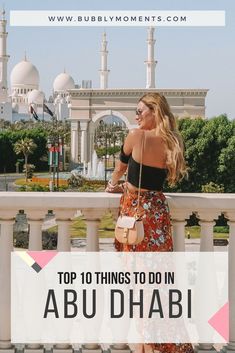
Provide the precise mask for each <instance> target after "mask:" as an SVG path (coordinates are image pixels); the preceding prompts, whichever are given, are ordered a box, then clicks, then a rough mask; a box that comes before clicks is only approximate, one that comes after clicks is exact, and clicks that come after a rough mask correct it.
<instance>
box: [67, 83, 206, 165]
mask: <svg viewBox="0 0 235 353" xmlns="http://www.w3.org/2000/svg"><path fill="white" fill-rule="evenodd" d="M207 91H208V90H206V89H176V90H173V89H166V90H160V89H74V90H70V91H69V98H70V104H69V110H70V114H69V116H70V117H69V119H68V120H69V121H71V162H72V163H73V164H76V163H78V159H79V158H78V156H79V155H80V161H81V162H82V163H87V162H88V159H89V147H90V143H89V138H88V136H89V135H88V134H89V131H90V129H91V128H92V124H94V121H97V120H99V119H101V118H102V117H103V116H104V115H105V116H107V115H115V116H118V117H120V119H121V120H122V121H124V122H125V124H126V126H127V127H128V128H129V129H130V128H133V127H135V126H136V123H135V109H136V105H137V102H138V100H139V98H140V97H141V96H142V95H143V94H146V93H148V92H156V93H160V94H163V95H164V96H165V97H166V99H167V100H168V102H169V104H170V106H171V110H172V112H173V114H175V115H176V116H178V117H181V116H183V115H185V112H187V114H188V116H190V117H191V118H194V117H198V116H201V117H202V118H203V117H205V98H206V94H207ZM110 113H111V114H110Z"/></svg>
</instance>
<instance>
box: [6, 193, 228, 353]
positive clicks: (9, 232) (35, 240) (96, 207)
mask: <svg viewBox="0 0 235 353" xmlns="http://www.w3.org/2000/svg"><path fill="white" fill-rule="evenodd" d="M166 196H167V199H168V203H169V206H170V211H171V217H172V228H173V241H174V250H175V251H185V230H184V227H185V224H186V219H188V218H189V216H190V215H191V214H192V212H195V213H196V214H197V216H198V218H199V219H200V225H201V238H200V251H213V226H214V224H215V223H214V220H215V219H217V218H218V216H219V215H220V214H221V213H223V214H224V215H225V217H226V218H227V219H228V220H229V228H230V234H229V250H228V251H229V313H230V318H229V324H230V325H229V327H230V329H229V343H228V345H227V346H226V347H224V348H223V352H230V353H231V352H233V353H235V280H234V278H235V194H166ZM119 198H120V195H117V194H107V193H77V192H76V193H56V192H55V193H47V192H45V193H41V192H40V193H36V192H32V193H24V192H21V193H16V192H1V193H0V225H1V233H0V352H2V353H12V352H13V351H14V350H15V348H14V347H13V346H12V344H11V333H10V255H11V251H13V224H14V222H15V217H16V214H17V213H18V212H19V210H24V213H25V214H26V215H27V220H28V223H29V224H30V233H29V250H41V249H42V224H43V221H44V218H45V215H46V214H47V212H48V210H52V211H53V214H54V215H55V220H56V223H57V225H58V242H57V250H58V251H70V237H69V227H70V224H71V222H72V218H73V217H74V216H75V214H76V213H77V211H78V210H79V211H80V212H81V213H82V215H83V218H84V220H85V222H86V226H87V234H86V250H87V251H99V238H98V236H97V234H98V227H99V222H100V219H101V218H102V216H103V215H104V213H105V212H107V211H108V210H109V211H111V212H112V214H113V216H114V218H116V217H117V214H118V205H119ZM43 349H44V348H43V347H42V346H40V345H39V344H38V345H37V344H33V345H32V344H31V345H27V346H25V348H24V351H25V352H28V353H29V352H30V353H33V352H34V353H39V352H43ZM82 349H83V351H86V352H87V351H89V352H90V351H92V352H95V353H96V352H97V351H99V352H100V351H101V348H100V346H99V345H96V344H85V345H83V346H82ZM195 349H196V351H197V352H212V351H215V350H214V348H213V346H212V344H209V343H208V344H200V345H199V346H198V347H196V348H195ZM110 350H111V351H112V350H115V352H117V353H118V352H122V353H123V351H128V350H129V347H128V346H126V345H121V344H119V345H113V346H111V348H110ZM53 351H59V352H61V353H62V352H71V351H72V348H71V346H70V345H66V344H63V345H61V344H57V345H55V346H54V347H53ZM56 353H58V352H56Z"/></svg>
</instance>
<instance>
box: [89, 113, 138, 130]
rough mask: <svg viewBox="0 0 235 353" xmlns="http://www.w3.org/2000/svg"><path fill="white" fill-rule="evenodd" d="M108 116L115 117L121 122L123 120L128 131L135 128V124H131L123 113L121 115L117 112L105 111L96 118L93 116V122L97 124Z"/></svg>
mask: <svg viewBox="0 0 235 353" xmlns="http://www.w3.org/2000/svg"><path fill="white" fill-rule="evenodd" d="M107 116H114V117H117V118H119V119H120V120H122V121H123V122H124V124H125V125H126V127H127V129H131V128H132V127H133V124H130V121H129V120H128V118H127V117H126V116H125V115H123V114H122V113H120V112H119V111H117V110H111V109H109V110H104V111H102V112H99V113H97V114H96V115H95V116H93V118H92V121H93V123H97V122H98V121H100V120H102V119H103V118H105V117H107Z"/></svg>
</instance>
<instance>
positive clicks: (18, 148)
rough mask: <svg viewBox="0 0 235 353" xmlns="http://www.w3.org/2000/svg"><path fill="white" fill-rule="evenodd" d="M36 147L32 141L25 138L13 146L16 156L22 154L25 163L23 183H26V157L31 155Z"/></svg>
mask: <svg viewBox="0 0 235 353" xmlns="http://www.w3.org/2000/svg"><path fill="white" fill-rule="evenodd" d="M36 147H37V145H36V144H35V143H34V142H33V140H32V139H30V138H28V137H26V138H24V139H22V140H20V141H17V142H16V143H15V144H14V151H15V153H16V154H20V153H23V155H24V161H25V181H26V182H27V181H28V157H29V155H30V154H32V153H33V151H34V150H35V148H36Z"/></svg>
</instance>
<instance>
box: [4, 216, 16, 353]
mask: <svg viewBox="0 0 235 353" xmlns="http://www.w3.org/2000/svg"><path fill="white" fill-rule="evenodd" d="M16 213H17V210H15V211H13V210H11V211H9V210H8V211H6V212H4V214H3V212H1V211H0V225H1V233H0V288H1V290H0V351H1V352H2V353H13V352H15V348H14V346H13V345H12V344H11V251H13V224H14V218H15V215H16Z"/></svg>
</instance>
